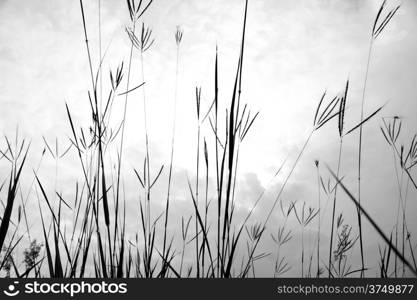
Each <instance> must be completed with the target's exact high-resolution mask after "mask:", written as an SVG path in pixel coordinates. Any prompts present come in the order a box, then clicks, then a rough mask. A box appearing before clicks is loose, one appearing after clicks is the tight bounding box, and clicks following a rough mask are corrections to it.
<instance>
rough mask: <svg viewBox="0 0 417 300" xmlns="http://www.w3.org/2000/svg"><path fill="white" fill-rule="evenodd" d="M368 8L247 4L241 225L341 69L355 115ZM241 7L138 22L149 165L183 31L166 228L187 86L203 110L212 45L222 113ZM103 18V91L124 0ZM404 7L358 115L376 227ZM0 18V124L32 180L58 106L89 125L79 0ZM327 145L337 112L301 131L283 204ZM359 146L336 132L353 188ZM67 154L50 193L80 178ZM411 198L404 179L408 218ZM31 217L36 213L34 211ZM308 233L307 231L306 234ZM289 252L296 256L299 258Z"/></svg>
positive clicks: (388, 170)
mask: <svg viewBox="0 0 417 300" xmlns="http://www.w3.org/2000/svg"><path fill="white" fill-rule="evenodd" d="M84 2H85V3H84V5H85V13H86V22H87V29H88V34H89V39H90V46H91V51H92V60H93V65H94V67H95V68H96V67H97V65H98V63H99V55H98V54H99V42H98V41H99V40H98V1H93V0H91V1H90V0H89V1H84ZM397 4H398V2H396V1H395V0H392V1H388V4H387V6H388V8H393V7H394V6H395V5H397ZM379 6H380V1H374V0H367V1H366V0H353V1H341V0H332V1H330V0H314V1H310V0H308V1H307V0H304V1H303V0H297V1H289V0H251V1H249V7H248V19H247V36H246V46H245V47H246V48H245V57H244V67H243V82H242V101H243V102H245V103H248V106H249V107H250V108H251V110H252V111H253V112H256V111H259V117H258V119H257V120H256V122H255V124H254V125H253V128H252V130H251V132H250V133H249V134H248V137H247V138H246V139H245V141H244V143H243V144H242V145H241V153H240V157H239V158H240V164H239V169H238V183H237V186H238V190H237V199H238V200H237V202H238V207H239V213H241V214H242V215H244V214H245V212H247V209H249V208H250V207H251V205H252V204H253V202H254V201H255V200H256V198H257V196H258V195H259V193H260V192H261V191H262V190H263V189H266V190H267V192H266V194H265V197H264V198H263V200H262V202H261V204H260V206H259V208H258V210H257V211H256V213H255V215H254V218H253V219H252V220H251V221H252V222H256V221H261V220H263V219H264V217H265V215H266V213H267V211H268V210H269V209H270V207H271V205H272V202H273V199H274V197H275V196H276V194H277V191H278V190H279V188H280V186H281V185H282V182H283V179H284V178H285V177H286V175H287V174H288V172H289V170H290V167H291V165H292V163H293V161H294V160H295V158H296V156H297V154H298V152H299V151H300V149H301V147H302V145H303V143H304V141H305V139H306V138H307V136H308V134H309V132H310V131H311V128H312V122H313V117H314V112H315V107H316V105H317V103H318V101H319V99H320V96H321V94H322V93H323V92H324V91H325V90H327V93H328V94H329V95H336V94H337V93H338V92H339V91H341V90H342V89H343V88H344V85H345V82H346V80H347V79H348V78H349V80H350V89H349V94H348V99H347V111H346V127H347V128H351V127H353V126H354V125H356V124H357V123H358V122H359V120H360V103H361V92H362V88H363V82H364V77H365V67H366V60H367V54H368V47H369V40H370V31H371V27H372V24H373V20H374V18H375V15H376V13H377V11H378V8H379ZM243 10H244V1H243V0H228V1H220V0H212V1H203V0H198V1H197V0H175V1H168V0H155V1H154V3H153V4H152V5H151V7H150V9H149V10H148V12H147V13H146V14H145V16H144V18H143V21H144V22H145V23H146V24H147V25H148V26H149V27H150V28H152V30H153V31H152V34H153V37H154V38H155V43H154V44H153V46H152V47H151V48H150V49H149V50H148V51H147V52H146V53H145V56H144V72H145V81H146V84H145V87H146V97H147V103H148V126H149V137H150V147H151V152H152V158H151V160H152V161H151V163H152V167H153V168H154V169H155V172H156V170H157V169H158V168H159V166H160V165H162V164H165V165H166V166H167V165H168V164H169V155H170V141H171V132H172V130H171V124H172V115H173V103H174V90H175V68H176V44H175V39H174V33H175V30H176V26H180V27H181V28H182V29H183V31H184V36H183V40H182V43H181V46H180V54H179V77H178V98H177V99H178V100H177V101H178V102H177V125H176V126H177V131H176V132H177V135H176V149H175V151H176V152H175V161H174V192H173V197H174V200H173V201H174V204H173V212H172V214H173V221H172V222H173V228H174V227H175V226H174V225H177V226H176V227H175V228H177V229H172V233H173V234H175V232H176V231H177V230H179V229H180V224H179V223H175V222H178V220H180V216H181V215H182V214H183V212H184V211H186V212H188V213H191V212H192V207H191V205H192V202H191V199H190V197H189V195H188V191H187V189H186V180H187V176H188V177H190V178H193V177H194V176H195V155H196V154H195V152H196V150H195V147H196V135H197V131H196V130H197V129H196V128H197V121H196V118H195V97H194V89H195V86H200V87H201V88H202V107H203V110H207V108H208V107H209V106H210V103H211V101H212V100H213V90H214V82H213V79H214V57H215V49H216V45H217V47H218V52H219V93H220V101H221V103H222V104H221V105H222V109H224V108H225V107H226V105H227V103H228V101H229V99H230V96H231V93H232V83H233V76H234V70H235V67H236V64H237V58H238V53H239V43H240V34H241V27H242V20H243ZM101 14H102V16H101V22H102V45H103V49H105V48H106V49H107V53H106V57H105V60H104V63H103V72H104V73H103V89H104V90H105V91H106V90H107V89H108V88H109V81H108V72H109V70H110V69H112V70H115V68H116V67H117V66H118V65H119V64H120V63H121V62H122V61H123V60H124V61H125V64H126V63H127V60H128V56H129V50H130V41H129V39H128V37H127V34H126V33H125V30H124V29H125V27H126V26H127V25H128V24H129V19H128V13H127V8H126V4H125V1H116V0H102V1H101ZM416 17H417V3H416V2H415V1H414V0H404V1H402V3H401V8H400V9H399V11H398V14H397V15H396V16H395V17H394V18H393V20H392V22H391V23H390V24H389V26H387V28H386V30H385V31H384V32H383V34H382V35H381V36H380V37H379V38H378V40H377V41H376V42H375V45H374V51H373V55H372V58H371V63H370V71H369V79H368V87H367V92H366V103H365V114H369V113H370V112H373V111H374V110H375V109H376V108H378V107H379V106H381V105H383V104H385V107H384V109H383V110H382V111H381V113H380V114H379V115H378V116H377V117H376V118H374V119H373V120H372V121H371V122H369V123H368V124H367V125H366V126H365V127H364V148H363V159H364V160H363V166H362V168H363V178H362V179H363V194H362V199H363V203H364V206H365V208H366V209H368V211H369V213H370V214H371V215H372V216H373V217H374V218H375V220H376V221H377V222H378V223H379V224H381V226H382V228H384V230H386V232H387V233H389V232H390V230H391V229H392V226H393V224H394V222H395V215H396V208H397V202H398V187H397V182H396V177H395V171H394V170H395V169H394V162H393V157H392V153H391V149H390V148H389V147H388V145H387V143H386V142H385V140H384V138H383V136H382V134H381V132H380V129H379V127H380V126H381V124H382V121H381V117H383V116H386V117H389V116H394V115H398V116H400V117H401V118H402V119H403V130H402V132H401V136H400V138H399V142H400V143H404V144H405V145H408V144H409V142H410V140H411V138H412V135H413V134H414V133H415V130H416V124H417V122H416V117H415V112H416V111H417V104H416V99H415V95H416V92H417V87H416V82H417V68H416V66H417V57H416V54H415V53H417V31H416V28H417V18H416ZM0 25H1V26H0V70H1V75H0V79H1V80H0V103H1V106H0V107H1V108H0V130H1V134H4V135H7V136H13V135H14V133H15V130H16V127H18V128H19V134H20V135H21V136H23V137H26V138H28V139H30V140H31V141H32V146H31V149H30V157H29V163H28V166H27V170H26V171H27V172H26V174H24V178H25V180H27V181H28V182H30V181H31V180H32V177H33V176H32V172H30V170H31V169H34V168H35V167H36V165H37V163H38V161H39V158H40V155H41V152H42V149H43V147H44V145H43V141H42V136H45V138H46V139H47V140H49V141H54V140H55V138H56V137H57V138H58V139H59V143H60V147H61V149H64V148H65V147H66V146H67V145H68V138H67V137H68V136H70V134H71V132H70V127H69V124H68V120H67V117H66V111H65V102H67V103H68V105H69V106H70V108H71V111H72V113H73V116H74V119H75V120H76V122H77V123H78V124H79V125H85V124H87V122H88V121H89V118H90V115H89V112H88V109H89V103H88V97H87V90H88V89H89V88H90V79H89V69H88V60H87V55H86V52H85V43H84V36H83V29H82V19H81V13H80V7H79V2H78V1H64V0H42V1H41V0H32V1H24V2H21V1H11V0H0ZM137 54H138V53H135V56H134V60H133V63H132V72H133V73H132V82H133V83H132V86H133V85H137V84H139V83H140V82H141V81H142V78H141V72H140V70H141V64H140V60H139V56H138V55H137ZM124 84H125V83H124ZM142 92H143V90H139V89H138V90H137V91H135V92H132V93H131V94H130V98H129V104H128V105H129V108H128V112H127V121H126V137H125V138H126V147H125V150H124V155H125V162H124V180H125V183H124V184H125V190H126V194H127V195H128V196H131V197H132V198H135V193H137V182H136V181H135V177H134V173H133V172H132V169H133V167H135V168H137V167H140V166H141V164H142V162H143V157H144V139H143V136H144V131H143V117H144V116H143V111H142V102H141V101H142ZM122 109H123V99H122V98H116V102H115V107H114V112H113V113H114V120H115V123H117V121H119V122H120V120H121V114H122ZM207 125H208V124H203V127H202V131H203V134H204V135H206V136H207V139H212V135H210V130H209V127H208V126H207ZM338 146H339V138H338V133H337V125H336V123H335V122H334V123H330V124H328V126H326V127H325V128H323V130H320V131H319V132H317V133H315V134H314V135H313V137H312V140H311V142H310V143H309V145H308V147H307V149H306V151H305V153H304V155H303V156H302V159H301V161H300V162H299V164H298V166H297V168H296V170H295V172H294V174H293V176H292V177H291V179H290V181H289V184H288V186H287V187H286V189H285V192H284V194H283V197H282V198H283V201H284V203H288V201H298V202H299V203H301V202H303V201H306V202H307V203H308V205H311V206H313V207H317V186H316V167H315V165H314V160H319V161H321V162H323V163H322V164H321V166H322V167H321V173H322V176H323V177H324V178H329V174H328V172H327V171H326V169H325V167H324V163H327V164H329V165H330V166H331V167H332V168H333V169H335V168H336V164H337V154H338ZM1 147H2V148H3V147H4V144H2V146H1ZM357 152H358V134H357V133H352V134H350V135H349V136H347V137H346V138H345V144H344V149H343V157H342V167H341V169H342V172H341V173H342V175H343V176H345V179H344V180H345V183H346V185H347V186H348V187H350V188H351V190H352V191H354V192H355V194H356V191H357V180H356V178H357ZM75 159H76V156H75V154H70V155H68V157H66V158H65V159H63V160H62V161H60V163H59V168H58V173H59V176H58V179H57V189H58V190H60V191H62V192H64V193H68V195H71V191H68V190H67V189H68V186H70V187H71V188H72V187H73V186H74V185H75V181H74V180H75V178H81V177H80V176H81V173H80V170H79V168H77V165H76V163H74V162H75ZM113 159H115V156H114V157H113ZM284 160H286V164H285V165H284V168H283V170H282V173H281V174H280V175H279V176H278V177H276V178H275V180H272V181H271V178H272V177H273V174H274V173H275V172H276V170H277V169H278V168H279V166H280V165H281V164H282V162H283V161H284ZM1 164H3V165H7V162H4V160H3V161H1ZM54 168H55V162H54V160H53V159H51V158H48V159H45V161H44V162H43V166H42V168H41V170H40V174H41V176H42V178H43V179H44V180H45V181H49V182H51V183H53V182H54V176H52V175H50V174H51V172H50V171H51V170H54ZM0 174H2V178H3V177H4V176H6V174H5V173H4V172H3V171H1V173H0ZM52 174H53V172H52ZM212 175H213V174H212ZM166 177H167V173H164V174H163V176H162V178H161V181H160V185H159V187H157V189H158V193H156V194H157V195H159V196H160V199H157V200H156V201H160V202H161V201H162V199H164V193H165V190H166V182H167V178H166ZM405 181H406V180H405V179H404V182H405ZM404 185H405V184H404ZM27 188H28V187H26V191H27ZM53 189H54V188H53V184H51V185H50V189H49V192H51V193H53ZM212 192H213V193H214V190H213V191H212ZM415 195H416V193H415V191H414V190H413V189H412V188H411V187H410V189H409V194H408V197H409V203H408V215H409V216H413V215H415V213H416V212H417V210H416V208H417V204H416V203H414V201H413V200H414V199H415ZM157 198H158V196H157ZM340 199H341V200H340V201H339V203H340V210H341V211H342V210H343V212H344V214H345V219H346V222H347V223H350V224H351V225H353V226H354V229H355V230H356V223H355V222H356V219H355V210H354V207H353V206H352V204H351V203H350V202H349V201H348V199H347V198H344V197H343V196H341V197H340ZM128 201H132V202H133V201H137V200H136V199H131V200H128ZM323 201H324V203H325V208H323V210H322V216H323V217H322V218H323V219H324V220H328V219H329V217H330V204H329V202H328V201H327V200H323ZM326 201H327V202H326ZM329 201H330V200H329ZM162 204H163V203H162V202H161V203H160V205H161V207H162ZM132 205H133V204H132ZM34 207H36V206H34ZM326 217H327V218H326ZM132 218H134V215H132ZM33 220H34V221H33V222H36V221H35V220H36V217H35V216H34V219H33ZM280 222H282V218H281V216H280V215H279V212H278V210H277V211H276V212H275V213H274V215H273V218H272V219H271V221H270V223H269V224H268V225H269V226H268V230H269V231H268V234H267V237H266V238H265V243H264V249H262V250H264V251H272V250H271V249H273V248H272V245H273V244H272V242H271V239H270V238H269V234H270V233H271V232H273V231H274V229H276V228H277V226H278V224H280ZM288 222H289V224H290V227H291V226H292V228H293V231H294V238H293V240H292V241H291V243H293V244H292V246H293V247H298V245H299V239H300V234H299V232H300V228H299V226H297V223H296V220H295V218H291V219H290V220H289V221H288ZM416 225H417V223H416V221H415V219H410V220H409V228H410V229H411V228H412V229H414V228H416ZM313 226H316V225H313ZM322 227H323V228H324V229H323V231H325V232H323V241H324V242H323V243H324V245H325V248H326V249H327V245H328V236H329V222H328V221H323V225H322ZM132 230H134V229H132ZM314 230H315V229H314V228H313V229H311V234H314ZM411 231H413V230H411ZM364 236H365V237H366V243H365V248H366V249H367V256H369V257H370V262H369V264H370V268H371V270H370V271H369V272H370V274H376V272H377V270H376V269H375V267H376V263H377V261H376V259H375V257H376V253H377V252H376V251H377V245H378V243H380V241H379V240H378V239H377V238H375V236H376V233H375V232H374V231H373V229H372V228H371V227H369V226H368V225H367V224H366V225H365V229H364ZM311 241H312V240H311ZM310 244H311V245H310V249H313V247H314V245H313V243H310ZM290 248H291V247H290ZM356 248H357V247H356ZM356 248H355V249H354V253H353V257H354V259H353V261H352V263H353V264H354V266H356V267H357V266H358V265H357V257H358V254H359V252H358V249H356ZM243 250H244V248H243V247H242V251H243ZM289 259H290V261H292V260H294V261H297V259H298V258H295V257H294V258H293V257H290V258H289ZM273 260H274V257H273V255H271V256H269V257H268V258H266V259H265V260H264V262H260V263H259V265H260V267H259V270H260V271H259V274H260V275H263V276H270V275H271V271H270V263H271V262H273ZM297 274H299V267H297V266H296V265H295V266H294V267H293V269H292V270H291V275H297Z"/></svg>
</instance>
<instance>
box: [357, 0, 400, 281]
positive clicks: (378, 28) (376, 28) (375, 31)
mask: <svg viewBox="0 0 417 300" xmlns="http://www.w3.org/2000/svg"><path fill="white" fill-rule="evenodd" d="M385 4H386V0H384V1H383V2H382V4H381V6H380V8H379V11H378V13H377V15H376V18H375V21H374V24H373V27H372V32H371V37H370V42H369V49H368V57H367V61H366V71H365V79H364V83H363V89H362V101H361V119H360V121H361V125H360V127H359V143H358V147H359V149H358V202H359V204H360V203H361V170H362V161H363V156H362V155H363V154H362V148H363V127H362V122H363V120H364V106H365V94H366V87H367V83H368V73H369V66H370V63H371V56H372V50H373V47H374V42H375V40H376V39H377V37H378V36H379V35H380V33H381V32H382V31H383V30H384V28H385V26H386V25H387V24H388V23H389V22H390V21H391V19H392V17H393V16H394V15H395V13H396V12H397V10H398V9H399V6H397V7H396V8H394V9H392V10H391V11H390V12H389V13H388V14H387V15H386V16H385V17H384V19H383V21H382V22H380V23H379V22H378V21H379V20H380V17H381V13H382V11H383V10H384V7H385ZM357 216H358V227H359V245H360V253H361V264H362V270H363V271H362V272H361V277H363V276H364V275H365V271H364V270H365V260H364V259H365V258H364V252H363V236H362V217H361V214H360V211H359V209H357Z"/></svg>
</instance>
